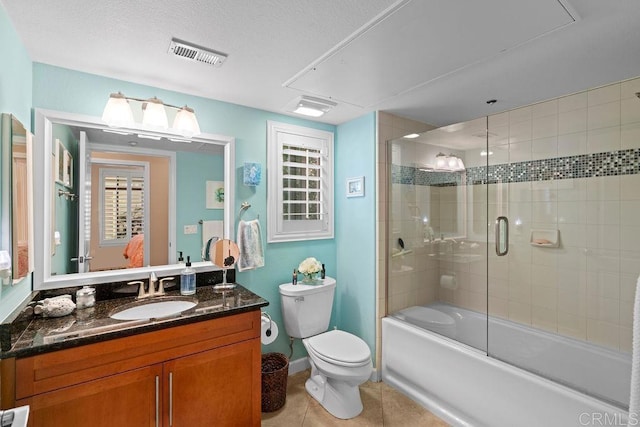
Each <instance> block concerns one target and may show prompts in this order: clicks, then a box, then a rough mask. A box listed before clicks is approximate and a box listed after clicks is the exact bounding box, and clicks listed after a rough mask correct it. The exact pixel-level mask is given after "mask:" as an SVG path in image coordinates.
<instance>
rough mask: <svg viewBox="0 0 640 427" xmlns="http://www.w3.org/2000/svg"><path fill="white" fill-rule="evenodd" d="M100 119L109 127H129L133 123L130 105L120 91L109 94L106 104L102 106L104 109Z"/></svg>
mask: <svg viewBox="0 0 640 427" xmlns="http://www.w3.org/2000/svg"><path fill="white" fill-rule="evenodd" d="M102 120H104V121H105V122H106V123H107V125H109V127H131V126H132V125H133V123H134V120H133V112H132V111H131V106H130V105H129V101H127V98H125V96H124V95H123V94H122V93H120V92H118V93H112V94H111V95H110V96H109V100H108V101H107V105H105V106H104V111H103V112H102Z"/></svg>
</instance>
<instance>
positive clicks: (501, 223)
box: [495, 216, 509, 256]
mask: <svg viewBox="0 0 640 427" xmlns="http://www.w3.org/2000/svg"><path fill="white" fill-rule="evenodd" d="M495 240H496V254H497V255H498V256H505V255H506V254H507V253H508V252H509V220H508V219H507V217H506V216H499V217H498V218H496V239H495Z"/></svg>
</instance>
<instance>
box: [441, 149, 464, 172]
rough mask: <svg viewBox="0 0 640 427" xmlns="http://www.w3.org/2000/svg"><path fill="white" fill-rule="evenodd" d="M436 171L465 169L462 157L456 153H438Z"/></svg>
mask: <svg viewBox="0 0 640 427" xmlns="http://www.w3.org/2000/svg"><path fill="white" fill-rule="evenodd" d="M435 170H436V171H450V172H459V171H463V170H465V166H464V162H463V161H462V159H461V158H460V157H458V156H456V155H454V154H449V155H446V154H444V153H438V154H436V168H435Z"/></svg>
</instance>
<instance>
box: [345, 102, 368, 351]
mask: <svg viewBox="0 0 640 427" xmlns="http://www.w3.org/2000/svg"><path fill="white" fill-rule="evenodd" d="M337 136H338V140H339V141H340V142H339V143H338V144H337V146H336V168H335V188H336V190H335V212H336V236H338V238H336V256H337V260H338V265H337V277H339V280H338V284H337V288H336V289H337V290H336V296H337V307H336V314H337V322H338V326H339V327H340V329H343V330H345V331H348V332H351V333H353V334H355V335H357V336H359V337H361V338H362V339H364V340H365V341H366V343H367V344H369V347H370V348H371V353H372V354H375V343H376V330H375V324H376V158H375V152H376V144H377V142H376V116H375V113H370V114H367V115H365V116H362V117H360V118H357V119H355V120H352V121H350V122H347V123H344V124H341V125H339V126H338V129H337ZM358 176H364V184H365V191H364V197H350V198H347V197H346V180H347V178H352V177H358Z"/></svg>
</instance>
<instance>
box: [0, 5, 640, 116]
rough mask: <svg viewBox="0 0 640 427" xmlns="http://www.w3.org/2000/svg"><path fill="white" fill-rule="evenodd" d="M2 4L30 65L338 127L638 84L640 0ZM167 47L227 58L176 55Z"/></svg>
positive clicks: (479, 110)
mask: <svg viewBox="0 0 640 427" xmlns="http://www.w3.org/2000/svg"><path fill="white" fill-rule="evenodd" d="M0 2H1V3H2V4H3V5H4V7H5V9H6V10H7V13H8V15H9V17H10V19H11V21H12V22H13V24H14V26H15V28H16V30H17V32H18V34H19V35H20V37H21V38H22V40H23V42H24V44H25V46H26V48H27V50H28V52H29V54H30V55H31V59H32V60H34V61H36V62H42V63H47V64H52V65H56V66H61V67H66V68H71V69H75V70H79V71H84V72H89V73H94V74H99V75H104V76H108V77H113V78H118V79H123V80H128V81H132V82H135V83H140V84H146V85H151V86H156V87H160V88H163V89H169V90H175V91H178V92H184V93H188V94H193V95H198V96H202V97H205V98H212V99H218V100H222V101H227V102H232V103H236V104H241V105H246V106H250V107H254V108H260V109H264V110H269V111H274V112H279V113H285V114H287V113H286V111H285V106H286V105H287V104H290V102H291V101H292V100H293V99H294V98H296V96H298V95H301V94H315V95H320V96H323V97H331V98H333V99H335V100H337V101H338V103H339V105H338V107H336V108H335V109H334V110H332V111H331V112H329V113H328V114H327V115H325V116H324V117H323V118H321V119H319V120H320V121H324V122H328V123H334V124H339V123H342V122H345V121H348V120H351V119H353V118H355V117H358V116H360V115H362V114H364V113H366V112H368V111H372V110H387V111H390V112H392V113H395V114H399V115H403V116H406V117H410V118H413V119H417V120H420V121H423V122H426V123H431V124H434V125H446V124H451V123H456V122H459V121H463V120H469V119H472V118H477V117H481V116H483V115H486V114H490V113H493V112H498V111H504V110H507V109H510V108H514V107H517V106H521V105H526V104H530V103H533V102H537V101H541V100H545V99H549V98H553V97H556V96H560V95H564V94H567V93H572V92H576V91H580V90H584V89H587V88H590V87H595V86H599V85H602V84H606V83H609V82H613V81H617V80H622V79H625V78H631V77H636V76H637V75H640V25H639V24H638V23H639V22H640V3H639V2H638V1H637V0H616V1H602V0H580V1H578V0H562V2H561V3H560V2H559V1H558V0H540V1H536V2H535V3H534V2H531V1H530V0H512V1H509V0H486V1H484V2H482V3H479V4H481V5H482V7H478V5H476V4H475V3H477V2H473V4H470V3H464V2H460V1H443V0H400V1H392V0H329V1H324V2H320V1H317V0H270V1H269V0H262V1H252V2H250V1H246V0H245V1H239V0H208V1H207V0H193V1H184V0H183V1H178V0H154V1H150V0H141V1H130V0H110V1H104V0H65V1H63V2H61V1H55V0H39V1H24V0H0ZM465 5H466V6H465ZM532 5H535V7H532ZM574 19H575V22H574ZM172 37H176V38H179V39H182V40H186V41H190V42H193V43H196V44H198V45H202V46H205V47H209V48H212V49H215V50H218V51H221V52H224V53H227V54H228V55H229V57H228V59H227V60H226V62H225V63H224V65H223V66H222V67H220V68H213V67H210V66H207V65H203V64H197V63H192V62H189V61H184V60H181V59H180V58H175V57H172V56H170V55H167V49H168V46H169V42H170V40H171V38H172ZM411 55H415V57H414V58H415V59H414V60H410V61H409V63H407V60H406V58H411ZM329 65H331V66H330V67H329ZM321 67H322V70H320V68H321ZM314 68H315V70H314ZM310 70H314V71H316V70H317V71H322V73H316V74H315V75H314V76H313V78H309V76H310ZM305 79H307V80H306V81H305ZM128 95H130V96H136V94H128ZM487 99H497V100H498V102H497V103H496V104H494V105H492V106H487V104H486V103H485V101H486V100H487Z"/></svg>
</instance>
